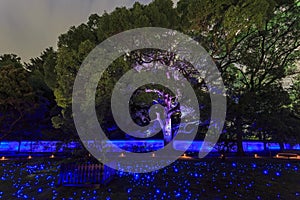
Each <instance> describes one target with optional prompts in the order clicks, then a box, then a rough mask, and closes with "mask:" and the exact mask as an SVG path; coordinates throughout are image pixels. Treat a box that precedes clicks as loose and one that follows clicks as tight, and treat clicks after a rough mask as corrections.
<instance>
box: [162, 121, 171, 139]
mask: <svg viewBox="0 0 300 200" xmlns="http://www.w3.org/2000/svg"><path fill="white" fill-rule="evenodd" d="M163 134H164V142H165V144H167V143H169V142H170V141H171V140H172V120H171V116H167V117H166V119H165V125H164V127H163Z"/></svg>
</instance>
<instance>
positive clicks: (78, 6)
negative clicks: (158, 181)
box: [0, 0, 151, 62]
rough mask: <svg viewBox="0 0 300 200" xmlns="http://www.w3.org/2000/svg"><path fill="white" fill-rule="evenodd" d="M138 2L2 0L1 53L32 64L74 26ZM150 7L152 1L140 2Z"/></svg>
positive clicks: (107, 0)
mask: <svg viewBox="0 0 300 200" xmlns="http://www.w3.org/2000/svg"><path fill="white" fill-rule="evenodd" d="M135 1H137V0H0V54H4V53H15V54H17V55H19V56H20V57H22V61H25V62H26V61H28V60H29V59H30V58H32V57H37V56H39V55H40V53H41V52H42V51H43V50H44V49H45V48H47V47H49V46H53V47H56V43H57V38H58V36H59V35H60V34H62V33H64V32H66V31H67V30H68V28H69V27H70V26H72V25H79V24H80V23H83V22H87V20H88V16H89V15H90V14H92V13H98V14H99V15H101V14H102V13H103V11H104V10H106V11H107V12H110V11H112V10H114V9H115V8H116V7H120V6H127V7H130V6H132V5H133V3H134V2H135ZM139 2H141V3H143V4H146V3H149V2H151V0H139Z"/></svg>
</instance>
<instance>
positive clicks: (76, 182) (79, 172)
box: [58, 163, 115, 186]
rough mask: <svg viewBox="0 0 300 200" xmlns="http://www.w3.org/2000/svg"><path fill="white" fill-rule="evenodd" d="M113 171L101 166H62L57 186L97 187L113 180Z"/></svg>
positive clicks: (73, 164)
mask: <svg viewBox="0 0 300 200" xmlns="http://www.w3.org/2000/svg"><path fill="white" fill-rule="evenodd" d="M114 175H115V170H114V169H112V168H109V167H107V166H105V165H103V164H75V163H69V164H62V165H61V169H60V174H59V180H58V185H63V186H97V185H105V184H107V183H108V182H109V181H111V180H112V179H113V177H114Z"/></svg>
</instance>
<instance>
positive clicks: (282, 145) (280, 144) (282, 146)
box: [279, 142, 284, 151]
mask: <svg viewBox="0 0 300 200" xmlns="http://www.w3.org/2000/svg"><path fill="white" fill-rule="evenodd" d="M279 146H280V151H283V150H284V144H283V142H279Z"/></svg>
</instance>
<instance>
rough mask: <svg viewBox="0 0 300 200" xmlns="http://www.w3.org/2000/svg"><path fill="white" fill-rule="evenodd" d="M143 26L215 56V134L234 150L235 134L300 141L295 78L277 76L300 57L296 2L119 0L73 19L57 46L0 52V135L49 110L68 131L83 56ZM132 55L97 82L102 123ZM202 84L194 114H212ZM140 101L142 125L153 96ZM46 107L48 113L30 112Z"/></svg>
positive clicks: (108, 119) (137, 114)
mask: <svg viewBox="0 0 300 200" xmlns="http://www.w3.org/2000/svg"><path fill="white" fill-rule="evenodd" d="M146 26H155V27H165V28H170V29H175V30H179V31H181V32H183V33H185V34H188V35H190V36H191V37H192V38H194V40H196V41H198V42H199V43H200V44H201V45H202V46H203V47H205V49H206V50H207V51H208V52H209V53H210V55H211V56H212V58H213V59H214V61H215V63H216V65H217V67H218V69H219V70H220V72H221V74H222V78H223V80H224V83H225V85H226V88H227V99H228V113H227V118H226V125H225V127H224V131H223V132H224V134H223V135H222V136H221V138H220V140H221V141H225V140H226V141H233V142H237V144H238V152H239V153H240V154H242V153H243V148H242V145H241V144H242V143H241V141H242V139H261V140H264V141H266V140H276V141H279V142H281V143H283V142H289V143H297V142H298V143H299V141H300V137H299V131H300V126H299V125H298V124H300V123H299V122H300V121H299V120H300V118H299V113H300V108H299V107H300V106H299V104H300V103H299V99H300V97H299V95H300V89H299V78H298V79H295V82H294V84H293V86H292V87H291V89H290V90H286V89H283V87H282V81H283V79H284V78H285V77H287V76H289V75H291V74H294V73H295V69H296V67H295V63H296V61H297V60H299V58H300V41H299V40H300V3H299V1H298V0H295V1H294V0H288V1H282V0H271V1H270V0H254V1H253V0H246V1H233V0H225V1H218V0H201V1H200V0H181V1H179V2H178V4H177V6H174V5H173V3H172V1H171V0H154V1H153V2H152V3H150V4H149V5H141V4H139V3H135V4H134V5H133V7H132V8H125V7H122V8H116V9H115V10H114V11H113V12H111V13H104V14H103V15H101V16H99V15H97V14H93V15H91V16H90V17H89V19H88V22H87V23H83V24H81V25H79V26H77V27H75V26H72V27H71V28H70V29H69V30H68V32H66V33H64V34H62V35H61V36H60V37H59V41H58V49H57V51H54V50H53V49H52V48H48V49H46V50H45V51H44V52H43V53H42V54H41V56H40V57H38V58H34V59H31V61H30V63H29V64H26V65H24V66H23V68H22V64H21V63H20V58H18V57H17V56H16V55H3V56H1V57H0V76H1V79H0V82H1V83H0V95H1V96H0V100H1V101H0V105H1V112H0V117H1V118H0V120H1V126H0V128H2V129H4V131H1V134H2V135H3V133H7V134H8V132H13V130H14V129H13V127H14V126H15V125H17V124H23V125H25V124H26V123H28V121H26V120H25V121H20V120H19V118H24V117H25V114H24V113H26V115H27V119H29V118H30V119H31V120H34V118H33V117H32V116H31V115H30V116H29V113H31V112H39V113H44V114H43V115H47V116H48V117H51V121H52V124H53V127H55V128H57V129H59V130H60V131H62V132H63V133H64V134H69V136H72V135H73V136H75V135H76V134H74V133H75V132H76V131H75V129H74V124H73V121H72V110H71V103H72V99H71V97H72V89H73V83H74V79H75V77H76V74H77V71H78V69H79V67H80V65H81V64H82V62H83V60H84V58H85V57H86V56H87V55H88V53H89V52H90V51H91V50H92V49H93V48H94V47H95V46H96V45H97V44H99V43H101V42H102V41H104V40H105V39H106V38H108V37H110V36H112V35H114V34H116V33H120V32H122V31H125V30H129V29H132V28H138V27H146ZM157 52H159V51H157ZM135 53H136V52H133V53H132V54H131V57H130V58H128V57H127V58H126V59H125V57H122V58H119V59H117V60H116V61H115V62H114V63H113V64H112V65H111V66H110V68H109V69H108V70H107V71H106V72H105V74H104V76H103V77H102V79H101V80H100V81H99V85H98V89H97V94H96V110H97V114H98V117H99V121H100V122H101V123H102V125H103V126H104V127H106V128H107V130H108V129H111V127H112V126H113V124H114V123H113V122H112V121H113V119H112V116H111V112H110V108H109V106H110V96H111V94H110V93H111V91H112V89H113V86H114V84H115V83H116V82H117V80H118V78H119V77H121V76H122V74H124V73H125V72H126V71H128V70H129V69H131V68H132V66H133V65H132V64H133V63H135V62H136V61H137V60H136V59H137V57H134V55H136V54H135ZM139 53H143V52H142V51H141V52H139ZM25 69H26V70H25ZM189 75H190V74H187V76H186V77H191V76H189ZM204 86H205V83H200V82H196V83H195V82H194V83H193V87H194V88H195V90H196V91H197V95H198V98H199V99H200V101H201V105H200V106H199V107H200V108H201V109H202V110H201V112H202V113H204V114H203V116H205V117H204V119H201V121H207V120H209V111H210V105H209V101H207V92H205V90H203V87H204ZM138 93H139V92H137V93H136V94H138ZM140 98H141V99H142V100H143V101H144V100H145V99H144V98H142V97H140ZM149 98H150V99H151V98H152V99H153V98H158V97H157V96H156V97H155V96H153V95H152V96H151V95H150V96H149V95H148V96H147V98H146V99H149ZM42 99H46V102H48V103H46V104H45V101H42ZM141 99H138V98H137V97H136V101H135V103H133V104H134V106H133V108H134V109H133V111H134V112H133V115H132V117H133V118H134V119H135V121H136V122H138V123H141V124H143V123H142V122H139V120H140V118H148V117H149V116H148V115H149V113H148V112H147V110H148V109H149V107H150V106H151V102H152V100H151V101H148V103H147V104H143V105H142V104H141V102H142V101H141ZM54 100H55V101H54ZM153 100H155V99H153ZM156 100H157V99H156ZM34 105H35V106H34ZM43 105H44V107H45V109H46V110H45V111H43V112H41V111H37V110H36V109H37V108H41V107H42V106H43ZM28 108H30V111H29V110H28ZM145 110H146V112H145ZM141 113H142V114H141ZM175 115H180V113H178V112H177V114H175ZM175 115H173V122H174V120H175V121H176V119H175V118H176V116H175ZM8 116H9V117H8ZM40 117H42V116H40ZM25 118H26V117H25ZM140 121H141V120H140ZM142 121H143V120H142ZM44 123H45V122H44ZM47 123H48V122H47ZM207 124H208V123H203V124H202V126H201V127H200V128H199V131H198V132H199V135H198V138H199V139H201V138H203V136H204V135H203V132H205V130H206V128H207ZM34 127H35V128H37V127H38V125H36V126H34ZM118 133H120V131H115V133H111V137H112V138H118V137H121V135H120V134H118ZM113 134H116V135H113ZM4 135H5V134H4Z"/></svg>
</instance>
